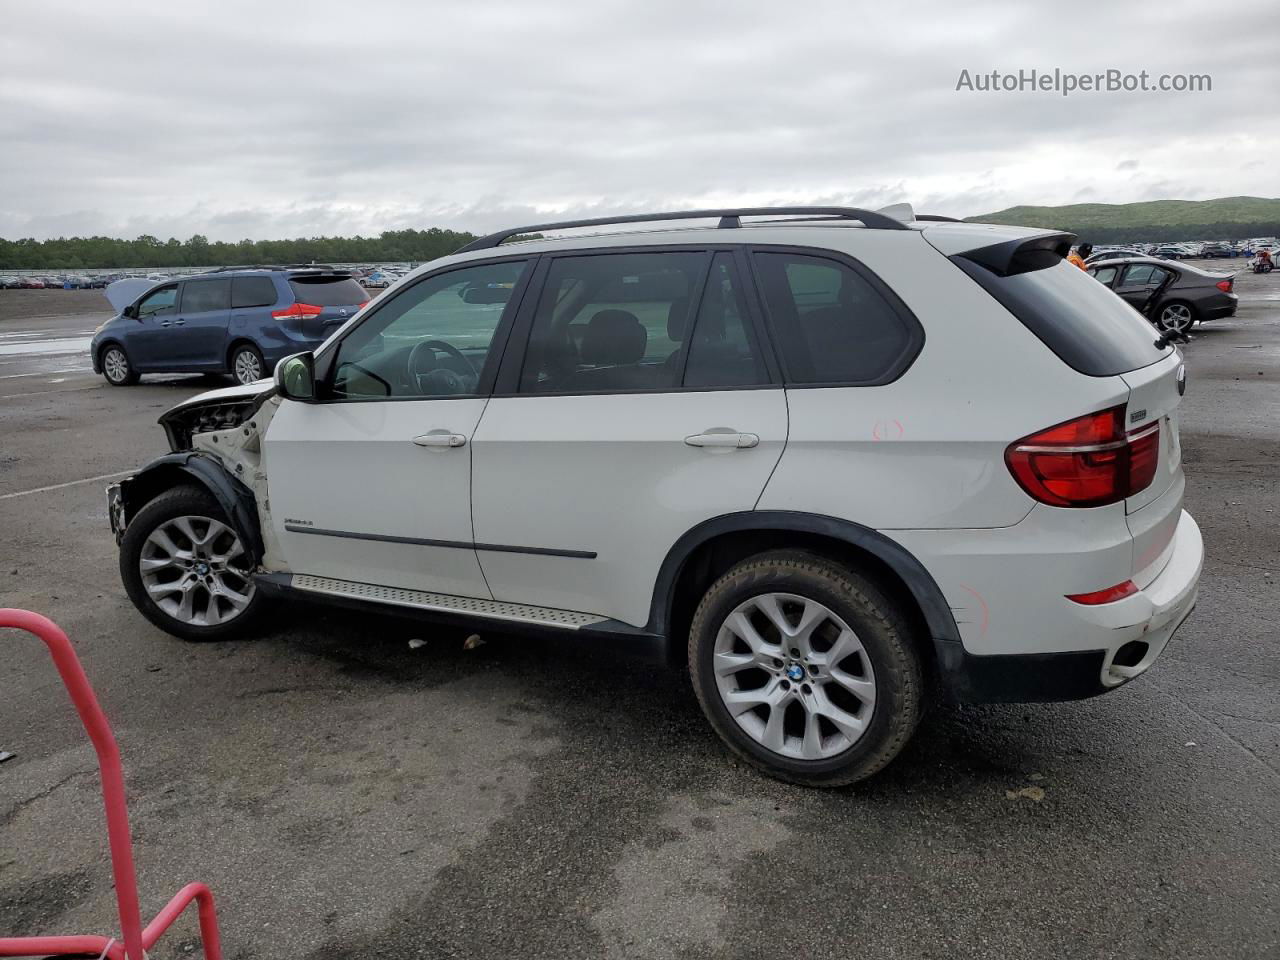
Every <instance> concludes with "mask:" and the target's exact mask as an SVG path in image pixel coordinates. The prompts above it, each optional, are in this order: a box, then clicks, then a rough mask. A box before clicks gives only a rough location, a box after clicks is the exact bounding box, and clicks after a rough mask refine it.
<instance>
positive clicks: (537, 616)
mask: <svg viewBox="0 0 1280 960" xmlns="http://www.w3.org/2000/svg"><path fill="white" fill-rule="evenodd" d="M288 585H289V586H291V587H293V588H294V589H295V590H305V591H307V592H308V593H319V594H324V595H326V596H331V597H345V598H348V599H351V600H365V601H369V602H372V603H385V604H388V605H390V606H395V607H412V608H414V609H416V610H435V611H440V612H442V613H461V614H470V615H471V616H473V617H485V618H487V619H490V620H509V621H511V622H513V623H529V624H535V625H537V626H542V627H558V628H560V629H561V630H578V629H580V628H581V627H587V626H591V625H592V624H599V623H605V622H606V621H608V619H609V618H608V617H601V616H597V615H596V614H594V613H578V612H577V611H574V610H555V609H552V608H551V607H531V606H528V605H526V604H523V603H503V602H502V601H500V600H481V599H478V598H476V597H452V596H449V595H447V594H443V593H428V592H427V591H426V590H406V589H404V588H402V587H379V586H376V585H375V584H372V583H355V582H353V581H351V580H335V579H333V578H331V577H315V576H312V575H311V574H306V573H297V574H294V575H293V577H292V580H291V581H290V583H289V584H288Z"/></svg>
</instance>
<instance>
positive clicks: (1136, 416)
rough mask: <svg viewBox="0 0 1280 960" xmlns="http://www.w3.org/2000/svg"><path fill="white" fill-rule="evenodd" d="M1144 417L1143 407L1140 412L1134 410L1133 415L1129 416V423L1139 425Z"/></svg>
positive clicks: (1144, 409) (1145, 412) (1145, 409)
mask: <svg viewBox="0 0 1280 960" xmlns="http://www.w3.org/2000/svg"><path fill="white" fill-rule="evenodd" d="M1146 416H1147V408H1146V407H1143V408H1142V409H1141V410H1135V411H1133V413H1131V414H1129V422H1130V423H1139V422H1140V421H1142V420H1145V419H1146Z"/></svg>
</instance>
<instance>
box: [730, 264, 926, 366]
mask: <svg viewBox="0 0 1280 960" xmlns="http://www.w3.org/2000/svg"><path fill="white" fill-rule="evenodd" d="M743 253H744V255H745V257H746V260H747V262H748V265H749V267H750V269H751V277H752V279H753V288H754V291H755V299H756V300H758V301H759V304H760V310H761V311H762V312H763V313H764V314H765V315H766V316H768V311H769V302H768V299H767V298H766V297H765V295H764V286H763V283H762V281H761V278H760V274H759V271H758V270H756V261H755V255H756V254H757V253H782V254H787V253H791V254H799V255H800V256H806V257H814V258H817V259H823V260H832V261H834V262H836V263H839V264H841V265H842V266H845V267H848V268H849V269H850V270H852V271H853V272H854V273H856V274H857V275H858V276H859V277H861V278H862V279H863V280H865V281H866V282H867V284H868V285H869V286H870V287H871V288H872V289H873V290H874V291H875V292H876V293H878V294H879V295H880V296H881V297H882V298H883V299H884V301H885V303H887V304H888V305H889V309H890V310H892V311H893V313H894V314H895V315H896V316H897V317H898V319H899V320H901V321H902V324H903V326H904V327H905V328H906V331H907V337H908V339H907V344H906V346H905V347H903V350H902V352H901V353H900V354H899V355H898V359H897V360H895V361H894V363H893V364H892V365H891V366H890V367H889V368H888V369H887V370H886V371H885V372H884V373H882V374H881V375H880V376H878V377H875V378H874V379H871V380H831V381H822V382H820V383H800V382H795V381H793V380H792V379H791V377H790V374H789V373H788V372H787V371H786V370H784V371H783V381H782V382H783V385H784V386H785V387H786V388H787V389H788V390H830V389H833V388H838V387H883V386H885V385H886V384H890V383H893V382H895V381H897V380H900V379H901V378H902V376H903V375H904V374H905V373H906V372H907V371H908V370H910V369H911V367H912V366H913V365H914V364H915V362H916V359H917V358H918V357H919V356H920V351H922V350H923V349H924V343H925V338H926V335H925V330H924V326H923V324H921V323H920V320H919V319H918V318H917V317H916V315H915V314H914V313H913V312H912V311H911V308H910V307H908V306H907V305H906V304H905V303H904V302H903V300H902V298H901V297H899V296H898V294H897V293H896V292H895V291H894V289H893V288H892V287H890V286H889V285H888V284H887V283H885V282H884V281H883V280H882V279H880V277H879V275H878V274H877V273H876V272H875V271H874V270H872V269H871V268H870V267H868V266H867V265H866V264H864V263H863V262H862V261H861V260H859V259H857V258H856V257H853V256H850V255H849V254H847V253H845V252H844V251H842V250H832V249H831V248H829V247H811V246H801V245H798V244H780V243H769V244H749V245H746V246H744V248H743ZM767 327H768V331H769V337H770V341H771V342H772V343H773V344H774V345H775V346H774V349H775V351H777V353H778V363H779V364H780V365H781V363H782V351H781V350H780V349H778V347H777V343H778V340H779V337H778V332H777V330H776V329H775V327H774V323H773V318H772V317H768V323H767Z"/></svg>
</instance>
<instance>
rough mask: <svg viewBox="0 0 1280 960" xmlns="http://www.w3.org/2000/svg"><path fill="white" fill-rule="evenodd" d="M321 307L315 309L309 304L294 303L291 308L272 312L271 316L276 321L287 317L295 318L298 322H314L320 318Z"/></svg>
mask: <svg viewBox="0 0 1280 960" xmlns="http://www.w3.org/2000/svg"><path fill="white" fill-rule="evenodd" d="M323 309H324V308H323V307H317V306H314V305H312V304H310V303H295V304H294V305H293V306H292V307H288V308H286V309H284V310H272V311H271V315H272V316H273V317H275V318H276V319H277V320H285V319H288V318H289V317H296V318H297V319H299V320H314V319H315V318H316V317H318V316H320V311H321V310H323Z"/></svg>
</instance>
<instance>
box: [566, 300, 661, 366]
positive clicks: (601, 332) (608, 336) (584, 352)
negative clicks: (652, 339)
mask: <svg viewBox="0 0 1280 960" xmlns="http://www.w3.org/2000/svg"><path fill="white" fill-rule="evenodd" d="M648 346H649V333H648V331H646V330H645V328H644V324H642V323H641V322H640V321H639V319H637V317H636V315H635V314H634V313H630V312H629V311H627V310H601V311H600V312H599V313H597V314H596V315H595V316H593V317H592V318H591V321H590V322H589V323H588V324H587V329H586V332H585V333H583V335H582V344H581V346H580V347H579V354H580V355H581V360H582V362H583V363H589V364H591V365H592V366H611V365H617V364H622V363H636V362H637V361H639V360H640V359H641V358H642V357H644V351H645V348H646V347H648Z"/></svg>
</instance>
